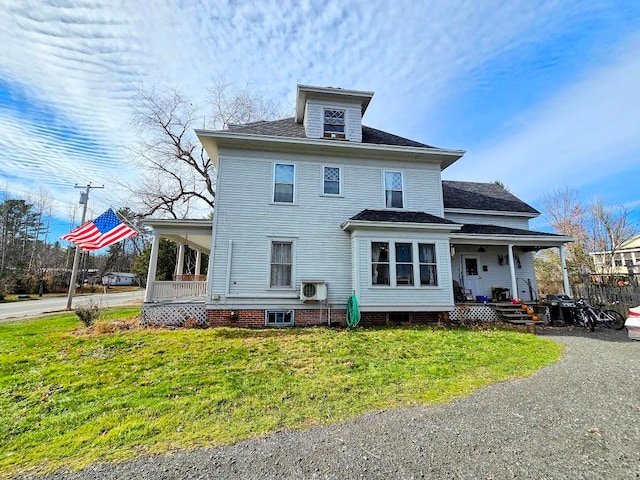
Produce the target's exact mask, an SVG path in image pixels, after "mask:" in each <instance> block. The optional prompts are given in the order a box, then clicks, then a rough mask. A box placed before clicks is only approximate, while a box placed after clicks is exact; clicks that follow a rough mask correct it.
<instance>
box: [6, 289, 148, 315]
mask: <svg viewBox="0 0 640 480" xmlns="http://www.w3.org/2000/svg"><path fill="white" fill-rule="evenodd" d="M143 296H144V290H142V289H141V290H136V291H132V292H122V293H108V294H104V293H95V294H91V295H82V296H76V297H73V302H72V304H71V307H72V308H74V307H75V306H77V305H78V304H82V303H85V302H87V301H89V299H92V300H94V301H96V302H98V303H99V304H100V306H102V307H115V306H120V305H127V304H135V303H141V302H142V297H143ZM66 308H67V297H43V298H38V297H37V296H36V295H33V296H32V300H24V301H20V302H9V303H0V323H4V322H9V321H12V320H15V319H19V318H25V317H39V316H42V315H46V314H49V313H52V312H61V311H64V310H65V309H66Z"/></svg>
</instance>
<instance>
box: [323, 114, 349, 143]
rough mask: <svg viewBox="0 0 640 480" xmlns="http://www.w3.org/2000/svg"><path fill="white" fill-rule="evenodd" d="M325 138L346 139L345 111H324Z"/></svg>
mask: <svg viewBox="0 0 640 480" xmlns="http://www.w3.org/2000/svg"><path fill="white" fill-rule="evenodd" d="M324 137H325V138H345V135H344V110H329V109H326V110H325V111H324Z"/></svg>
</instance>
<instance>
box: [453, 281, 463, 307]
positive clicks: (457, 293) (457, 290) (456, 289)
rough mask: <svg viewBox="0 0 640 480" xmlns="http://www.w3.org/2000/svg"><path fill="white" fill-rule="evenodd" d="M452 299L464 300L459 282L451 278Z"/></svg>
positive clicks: (456, 300)
mask: <svg viewBox="0 0 640 480" xmlns="http://www.w3.org/2000/svg"><path fill="white" fill-rule="evenodd" d="M453 299H454V301H455V302H464V300H465V298H464V289H463V288H462V287H461V286H460V284H459V283H458V282H457V281H455V280H453Z"/></svg>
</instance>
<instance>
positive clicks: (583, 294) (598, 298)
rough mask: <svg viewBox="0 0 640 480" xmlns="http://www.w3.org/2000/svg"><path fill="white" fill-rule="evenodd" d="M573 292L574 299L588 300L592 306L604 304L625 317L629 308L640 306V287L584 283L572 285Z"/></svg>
mask: <svg viewBox="0 0 640 480" xmlns="http://www.w3.org/2000/svg"><path fill="white" fill-rule="evenodd" d="M634 283H635V282H634ZM571 292H572V296H573V298H586V299H588V300H589V303H590V304H591V305H598V304H602V303H603V304H605V305H607V308H612V309H613V310H616V311H618V312H620V313H621V314H622V315H623V316H625V317H626V316H627V315H628V314H629V308H632V307H637V306H638V305H640V287H638V285H634V284H631V285H624V286H617V285H604V284H600V283H591V282H583V283H579V284H575V285H571Z"/></svg>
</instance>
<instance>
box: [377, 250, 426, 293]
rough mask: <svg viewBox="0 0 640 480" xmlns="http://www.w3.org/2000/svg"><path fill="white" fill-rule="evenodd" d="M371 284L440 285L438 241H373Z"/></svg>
mask: <svg viewBox="0 0 640 480" xmlns="http://www.w3.org/2000/svg"><path fill="white" fill-rule="evenodd" d="M371 285H372V286H392V287H416V286H418V287H436V286H438V262H437V257H436V245H435V244H433V243H421V242H413V241H409V242H407V241H404V242H371Z"/></svg>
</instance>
